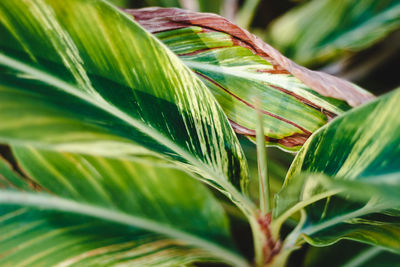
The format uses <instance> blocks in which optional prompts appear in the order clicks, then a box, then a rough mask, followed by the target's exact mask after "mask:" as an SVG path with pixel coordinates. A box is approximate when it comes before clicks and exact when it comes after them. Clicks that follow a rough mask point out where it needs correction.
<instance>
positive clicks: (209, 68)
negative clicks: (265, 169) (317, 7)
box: [127, 8, 372, 151]
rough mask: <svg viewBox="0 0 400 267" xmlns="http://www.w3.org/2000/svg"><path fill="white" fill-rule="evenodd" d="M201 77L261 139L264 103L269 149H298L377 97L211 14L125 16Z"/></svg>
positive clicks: (243, 130) (244, 129)
mask: <svg viewBox="0 0 400 267" xmlns="http://www.w3.org/2000/svg"><path fill="white" fill-rule="evenodd" d="M127 12H128V13H129V14H132V15H133V16H134V18H135V19H136V20H137V21H138V22H139V23H140V24H141V25H142V26H143V27H145V28H146V29H148V30H149V31H150V32H153V33H154V34H155V35H156V36H157V37H158V38H159V39H160V40H161V41H163V42H164V43H165V44H166V45H167V46H168V47H169V48H170V49H171V50H172V51H173V52H175V53H176V54H177V55H179V57H180V59H181V60H182V61H183V62H184V63H185V64H186V65H187V66H188V67H190V68H191V69H192V70H193V71H194V72H195V73H197V74H198V75H199V77H200V78H201V79H202V81H203V82H204V83H205V84H206V85H207V86H208V88H209V89H210V90H211V92H213V94H214V96H215V97H216V99H217V100H218V102H219V104H220V105H221V106H222V108H223V109H224V111H225V113H226V114H227V116H228V118H229V120H230V122H231V125H232V127H233V128H234V129H235V131H236V132H237V133H240V134H244V135H246V136H249V137H250V138H252V139H254V138H255V129H256V123H257V120H256V115H255V101H256V99H259V101H260V102H261V107H262V112H263V114H264V126H265V127H264V128H265V129H264V132H265V135H266V137H265V139H266V143H267V144H268V145H276V146H279V147H281V148H283V149H285V150H292V151H296V150H298V149H299V148H300V147H301V145H303V143H304V142H305V141H306V140H307V138H308V137H309V136H310V135H311V133H313V132H314V131H315V130H317V129H318V128H319V127H321V126H322V125H324V124H325V123H327V122H328V121H329V120H331V119H332V118H334V117H336V116H337V115H340V114H343V112H344V111H346V110H348V109H350V107H351V106H357V105H359V104H361V103H363V102H365V101H367V100H369V99H372V95H371V94H369V93H367V92H365V91H363V90H361V89H360V88H359V87H357V86H355V85H353V84H350V83H348V82H346V81H344V80H340V79H338V78H335V77H333V76H329V75H327V74H324V73H320V72H314V71H311V70H308V69H305V68H303V67H300V66H298V65H296V64H295V63H293V62H292V61H290V60H289V59H287V58H285V57H284V56H282V55H281V54H280V53H279V52H278V51H277V50H275V49H274V48H272V47H271V46H269V45H268V44H266V43H264V42H262V41H261V40H260V39H258V38H257V37H256V36H254V35H252V34H250V33H249V32H247V31H246V30H244V29H242V28H240V27H238V26H236V25H234V24H232V23H231V22H229V21H228V20H226V19H224V18H222V17H220V16H217V15H213V14H205V13H195V12H190V11H185V10H180V9H165V8H145V9H138V10H127Z"/></svg>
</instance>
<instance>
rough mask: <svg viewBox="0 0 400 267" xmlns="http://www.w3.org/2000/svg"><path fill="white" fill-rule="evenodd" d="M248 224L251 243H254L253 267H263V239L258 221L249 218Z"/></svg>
mask: <svg viewBox="0 0 400 267" xmlns="http://www.w3.org/2000/svg"><path fill="white" fill-rule="evenodd" d="M249 223H250V227H251V232H252V234H253V243H254V257H255V266H260V267H261V266H264V262H265V259H264V249H263V248H264V243H265V237H264V233H263V231H262V230H261V228H260V225H259V223H258V220H257V219H256V218H255V217H253V218H249Z"/></svg>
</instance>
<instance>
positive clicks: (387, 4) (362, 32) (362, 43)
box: [266, 0, 400, 65]
mask: <svg viewBox="0 0 400 267" xmlns="http://www.w3.org/2000/svg"><path fill="white" fill-rule="evenodd" d="M399 28H400V3H399V1H398V0H379V1H375V0H340V1H337V0H314V1H309V2H307V3H305V4H304V5H302V6H300V7H299V8H296V9H293V10H292V11H290V12H288V13H286V14H285V15H284V16H283V17H281V18H279V19H278V20H277V21H275V23H273V24H272V26H271V27H270V29H269V32H268V36H266V37H267V39H269V40H270V41H271V42H272V43H273V44H274V45H275V46H276V47H277V48H278V49H280V50H281V51H282V53H283V54H285V55H286V56H288V57H290V58H291V59H293V60H294V61H296V62H298V63H300V64H305V65H316V64H321V63H326V62H328V61H331V60H332V59H334V58H335V57H338V56H343V55H345V54H346V53H349V52H355V51H360V50H362V49H365V48H368V47H369V46H371V45H373V44H374V43H376V42H378V41H380V40H382V39H383V38H384V37H386V36H387V35H388V34H389V33H391V32H393V31H395V30H396V29H399Z"/></svg>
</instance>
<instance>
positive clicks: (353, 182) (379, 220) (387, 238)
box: [274, 89, 400, 252]
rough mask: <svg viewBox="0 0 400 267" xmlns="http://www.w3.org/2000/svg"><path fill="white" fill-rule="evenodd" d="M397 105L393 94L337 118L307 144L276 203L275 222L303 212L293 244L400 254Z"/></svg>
mask: <svg viewBox="0 0 400 267" xmlns="http://www.w3.org/2000/svg"><path fill="white" fill-rule="evenodd" d="M399 100H400V90H399V89H397V90H395V91H394V92H392V93H390V94H387V95H385V96H382V97H380V98H379V99H377V100H376V101H373V102H371V103H369V104H367V105H364V106H362V107H360V108H357V109H354V110H352V111H350V112H348V113H347V114H346V115H344V116H342V117H340V118H337V119H336V120H335V121H333V122H332V123H331V124H329V125H327V126H326V127H324V128H322V129H321V130H319V131H318V132H317V133H316V134H315V135H314V136H313V137H312V138H311V139H310V140H309V141H308V142H307V143H306V145H305V146H304V147H303V149H302V150H301V152H300V153H299V154H298V155H297V157H296V159H295V161H294V162H293V164H292V166H291V169H290V170H289V173H288V176H287V178H286V181H285V185H284V187H283V189H282V191H281V192H280V193H279V194H278V197H277V199H276V204H277V207H278V208H277V209H276V211H275V215H274V216H275V217H276V218H278V217H280V216H282V215H283V217H285V216H286V215H287V214H288V213H290V212H293V211H296V209H293V205H295V204H296V203H297V202H298V204H296V206H297V208H298V209H297V210H299V209H300V208H301V207H304V206H306V209H305V214H306V217H305V218H304V219H305V221H304V224H303V226H302V227H301V228H299V229H298V231H297V232H296V233H295V234H294V235H293V239H292V240H291V242H294V241H295V239H296V238H297V236H298V235H301V234H304V235H306V240H307V241H309V242H311V243H312V244H315V245H321V246H322V245H327V244H330V243H332V242H335V241H337V240H339V239H341V238H348V239H353V240H358V241H362V242H365V243H370V244H376V245H380V246H384V247H387V248H389V249H392V250H394V251H397V252H399V251H400V242H399V240H400V224H399V223H400V217H399V216H398V215H399V212H398V210H399V208H400V204H398V203H400V202H399V196H398V190H396V189H398V188H399V186H400V179H399V173H400V161H399V159H400V157H399V155H400V147H399V143H400V121H399V120H398V114H399V112H400V107H399V105H398V103H399ZM301 172H304V173H303V174H301ZM321 174H322V177H321ZM299 175H300V176H299ZM353 188H354V189H353ZM338 193H340V196H334V195H336V194H338ZM318 200H319V201H318Z"/></svg>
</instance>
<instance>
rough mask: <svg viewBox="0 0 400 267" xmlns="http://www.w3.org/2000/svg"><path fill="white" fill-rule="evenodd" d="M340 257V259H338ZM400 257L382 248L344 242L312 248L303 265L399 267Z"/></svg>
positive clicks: (311, 266) (308, 266)
mask: <svg viewBox="0 0 400 267" xmlns="http://www.w3.org/2000/svg"><path fill="white" fill-rule="evenodd" d="M338 255H340V257H338ZM399 262H400V255H398V254H393V253H390V252H388V251H386V250H384V249H382V248H380V247H371V246H366V245H363V244H360V243H356V242H351V241H342V242H340V243H338V244H335V245H333V246H329V247H326V248H316V247H311V248H309V249H308V251H307V253H306V257H305V260H304V263H303V265H304V266H307V267H319V266H321V265H323V266H326V267H336V266H343V267H382V266H387V267H389V266H399Z"/></svg>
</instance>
